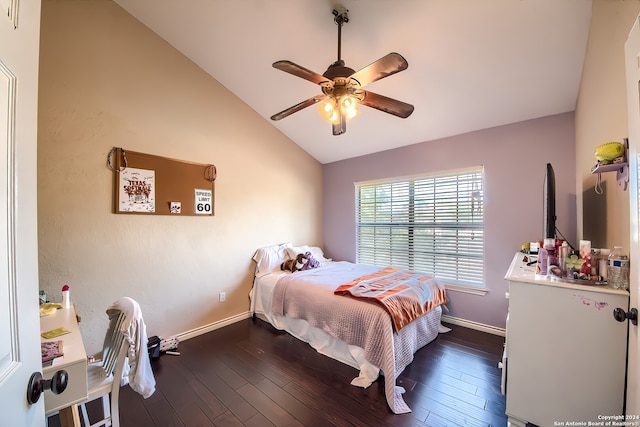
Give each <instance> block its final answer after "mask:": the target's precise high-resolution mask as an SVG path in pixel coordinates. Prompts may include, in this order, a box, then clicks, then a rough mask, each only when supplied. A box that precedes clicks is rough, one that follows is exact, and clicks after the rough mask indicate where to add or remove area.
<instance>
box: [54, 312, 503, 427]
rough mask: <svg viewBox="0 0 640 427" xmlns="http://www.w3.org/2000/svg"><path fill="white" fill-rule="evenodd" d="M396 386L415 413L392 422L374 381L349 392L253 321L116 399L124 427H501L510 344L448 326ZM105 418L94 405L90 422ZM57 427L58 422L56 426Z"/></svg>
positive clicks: (346, 372)
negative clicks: (144, 389)
mask: <svg viewBox="0 0 640 427" xmlns="http://www.w3.org/2000/svg"><path fill="white" fill-rule="evenodd" d="M446 326H449V327H451V328H452V330H451V332H448V333H445V334H440V335H439V336H438V338H436V340H435V341H433V342H432V343H430V344H428V345H427V346H425V347H424V348H422V349H421V350H419V351H418V352H417V353H416V355H415V359H414V361H413V363H412V364H411V365H409V366H408V367H407V368H406V369H405V371H404V372H403V373H402V375H401V376H400V377H399V378H398V385H402V386H403V387H404V388H405V389H406V392H405V394H404V399H405V401H406V402H407V404H408V405H409V406H410V407H411V408H412V410H413V412H411V413H410V414H403V415H394V414H392V413H391V412H390V410H389V407H388V406H387V403H386V400H385V397H384V384H383V381H382V380H381V379H378V381H376V382H375V383H373V384H372V385H371V386H370V387H369V388H367V389H362V388H358V387H354V386H352V385H350V382H351V380H352V379H353V378H354V377H356V376H357V371H356V370H355V369H353V368H351V367H349V366H346V365H344V364H342V363H340V362H336V361H334V360H332V359H330V358H328V357H326V356H323V355H321V354H319V353H317V352H316V351H315V350H314V349H312V348H311V347H310V346H309V345H307V344H305V343H303V342H301V341H299V340H297V339H295V338H293V337H291V336H290V335H288V334H287V333H284V332H281V331H277V330H276V329H274V328H273V327H271V325H269V324H267V323H265V322H263V321H261V320H253V319H247V320H243V321H240V322H238V323H235V324H233V325H230V326H227V327H224V328H222V329H219V330H216V331H213V332H209V333H207V334H204V335H201V336H198V337H196V338H192V339H190V340H187V341H184V342H182V343H180V345H179V348H178V351H180V353H181V355H180V356H171V355H162V356H161V357H160V358H159V359H157V360H154V361H153V363H152V365H153V368H154V373H155V377H156V381H157V389H156V392H155V393H154V394H153V396H151V397H149V398H148V399H146V400H145V399H143V398H142V397H141V396H139V395H138V394H137V393H135V392H134V391H133V390H131V389H130V388H129V387H124V388H123V389H122V391H121V394H120V423H121V426H122V427H141V426H162V427H167V426H210V425H215V426H256V427H258V426H259V427H264V426H434V427H435V426H485V427H486V426H496V427H502V426H506V425H507V421H506V416H505V414H504V412H505V399H504V396H503V395H502V394H501V393H500V370H499V369H498V368H497V362H498V361H499V360H500V358H501V356H502V345H503V342H504V339H503V338H502V337H498V336H495V335H490V334H486V333H482V332H478V331H475V330H471V329H467V328H463V327H459V326H454V325H446ZM96 410H99V406H97V405H96V404H94V405H90V406H89V411H90V413H91V412H93V411H96ZM57 425H59V423H58V420H57V416H56V417H52V418H51V420H50V423H49V426H50V427H53V426H57Z"/></svg>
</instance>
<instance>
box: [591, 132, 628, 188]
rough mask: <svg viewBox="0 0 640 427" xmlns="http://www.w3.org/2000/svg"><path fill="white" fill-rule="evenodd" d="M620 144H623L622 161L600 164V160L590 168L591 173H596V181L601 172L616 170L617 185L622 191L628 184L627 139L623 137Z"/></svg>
mask: <svg viewBox="0 0 640 427" xmlns="http://www.w3.org/2000/svg"><path fill="white" fill-rule="evenodd" d="M622 145H623V146H624V155H623V158H624V159H625V161H624V162H618V163H606V164H601V163H600V162H598V163H596V165H595V166H594V167H593V168H591V173H592V174H598V182H600V174H601V173H603V172H616V180H617V181H618V186H619V187H620V188H622V191H626V189H627V185H628V184H629V162H627V161H626V159H627V152H628V150H629V140H628V139H627V138H625V139H624V141H623V143H622ZM596 192H597V191H596Z"/></svg>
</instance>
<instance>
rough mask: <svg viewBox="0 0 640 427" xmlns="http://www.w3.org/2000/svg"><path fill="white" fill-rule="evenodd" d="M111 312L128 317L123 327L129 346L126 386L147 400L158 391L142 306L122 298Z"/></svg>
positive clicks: (124, 373) (125, 373)
mask: <svg viewBox="0 0 640 427" xmlns="http://www.w3.org/2000/svg"><path fill="white" fill-rule="evenodd" d="M110 310H119V311H122V312H123V313H124V314H125V316H126V317H125V319H124V322H122V327H121V330H122V333H123V334H124V336H125V337H126V339H127V342H128V344H129V350H128V352H127V363H126V364H125V369H124V372H123V378H122V379H123V381H124V384H126V383H127V380H128V382H129V385H130V386H131V388H132V389H133V390H135V391H136V392H137V393H139V394H140V395H142V397H144V398H145V399H146V398H147V397H149V396H151V395H152V394H153V392H154V391H155V390H156V379H155V378H154V376H153V371H152V370H151V362H150V361H149V353H148V350H147V328H146V326H145V324H144V320H143V319H142V311H141V310H140V306H139V305H138V303H137V302H136V301H134V300H133V299H131V298H128V297H122V298H120V299H118V300H117V301H115V302H114V303H113V304H111V305H110V306H109V308H108V309H107V314H109V315H110V314H111V313H110V312H109V311H110ZM127 367H128V368H129V369H127ZM121 385H122V382H121Z"/></svg>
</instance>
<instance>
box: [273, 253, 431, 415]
mask: <svg viewBox="0 0 640 427" xmlns="http://www.w3.org/2000/svg"><path fill="white" fill-rule="evenodd" d="M380 269H381V267H376V266H371V265H364V264H353V263H350V262H345V261H340V262H332V263H329V264H327V265H323V266H321V267H319V268H316V269H312V270H307V271H299V272H296V273H292V274H288V275H286V276H284V277H283V278H281V279H280V280H278V283H277V284H276V286H275V288H274V292H273V303H272V306H271V312H272V313H273V314H277V315H280V316H283V315H286V316H289V317H294V318H299V319H304V320H306V321H307V322H308V323H309V324H310V325H311V326H314V327H317V328H320V329H322V330H323V331H325V332H327V333H328V334H330V335H332V336H333V337H335V338H338V339H340V340H343V341H345V342H347V343H348V344H351V345H356V346H359V347H361V348H362V349H364V352H365V357H366V358H367V360H368V361H369V362H370V363H372V364H373V365H375V366H377V367H379V368H380V369H381V370H382V372H383V373H384V380H385V396H386V398H387V402H388V404H389V407H390V408H391V410H392V411H393V412H394V413H396V414H401V413H406V412H411V409H410V408H409V407H408V406H407V404H406V403H405V402H404V400H403V399H402V393H403V392H404V389H402V387H396V385H395V383H396V379H397V377H398V375H400V374H401V373H402V371H403V370H404V368H405V367H406V366H407V365H409V363H411V362H412V361H413V354H414V353H415V352H416V351H417V350H418V349H420V348H421V347H423V346H425V345H426V344H428V343H429V342H431V341H432V340H433V339H434V338H435V337H436V336H437V335H438V326H439V324H440V316H441V314H442V310H441V308H440V306H438V307H436V308H434V309H433V310H432V311H431V312H430V313H428V314H427V315H425V316H423V317H422V318H420V319H417V320H416V321H414V322H412V323H410V324H409V325H407V326H406V327H404V328H403V329H402V330H400V331H399V332H398V333H394V331H393V325H392V322H391V318H390V317H389V313H387V311H386V310H385V309H384V308H382V307H381V306H379V305H377V304H375V303H372V302H368V301H361V300H357V299H353V298H344V297H341V296H337V295H334V293H333V291H334V290H335V288H336V287H338V286H339V285H341V284H343V283H346V282H349V281H351V280H353V279H355V278H358V277H361V276H364V275H367V274H371V273H374V272H376V271H378V270H380Z"/></svg>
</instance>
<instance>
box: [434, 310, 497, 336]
mask: <svg viewBox="0 0 640 427" xmlns="http://www.w3.org/2000/svg"><path fill="white" fill-rule="evenodd" d="M442 321H443V322H445V323H451V324H452V325H458V326H464V327H465V328H469V329H475V330H476V331H481V332H486V333H488V334H493V335H499V336H501V337H504V336H506V335H507V334H506V330H505V329H503V328H498V327H496V326H491V325H485V324H484V323H478V322H474V321H472V320H466V319H461V318H459V317H453V316H448V315H446V314H443V315H442Z"/></svg>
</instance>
